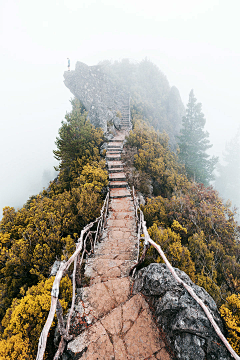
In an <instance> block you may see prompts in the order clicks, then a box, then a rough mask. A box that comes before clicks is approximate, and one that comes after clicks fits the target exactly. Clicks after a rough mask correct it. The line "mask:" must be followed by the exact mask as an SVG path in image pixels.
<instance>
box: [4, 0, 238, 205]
mask: <svg viewBox="0 0 240 360" xmlns="http://www.w3.org/2000/svg"><path fill="white" fill-rule="evenodd" d="M239 10H240V4H239V1H237V0H229V1H228V2H226V1H225V0H202V1H201V2H199V1H190V0H182V1H179V0H169V1H168V2H166V1H165V0H164V1H162V0H158V1H155V0H149V1H147V2H145V1H142V0H122V1H116V0H101V1H97V0H81V1H79V0H68V1H66V0H58V1H57V0H56V1H51V2H49V1H46V0H43V1H41V2H37V3H36V2H32V1H30V0H15V1H14V0H9V1H1V2H0V43H1V50H0V51H1V69H0V76H1V82H0V96H1V101H0V116H1V117H0V151H1V158H0V171H1V176H0V209H2V208H3V207H4V206H15V207H21V206H22V205H23V203H24V202H26V200H27V199H28V197H29V196H31V195H33V194H36V193H38V192H39V191H40V190H41V189H42V187H43V186H45V187H46V186H47V184H48V182H49V180H50V179H53V178H54V176H55V175H56V174H55V172H54V170H53V166H54V165H56V161H55V160H54V158H53V155H52V150H53V149H54V147H55V145H54V141H55V138H56V136H57V132H58V129H59V127H60V126H61V121H62V120H63V119H64V115H65V113H66V111H69V110H70V109H71V107H70V103H69V100H70V98H71V97H72V95H71V94H70V92H69V90H68V89H67V88H66V87H65V86H64V84H63V72H64V71H65V70H67V57H69V58H70V60H71V67H72V68H74V67H75V63H76V61H78V60H79V61H82V62H85V63H86V64H88V65H95V64H97V63H98V62H99V61H101V60H104V59H109V60H113V61H114V60H120V59H122V58H130V59H133V60H135V61H140V60H142V59H143V58H145V57H147V58H148V59H150V60H151V61H152V62H154V63H155V64H156V65H157V66H158V67H159V68H160V70H161V71H162V72H163V73H164V74H165V75H166V76H167V78H168V80H169V82H170V85H175V86H176V87H177V88H178V89H179V91H180V94H181V97H182V100H183V103H184V104H185V105H186V103H187V102H188V94H189V92H190V90H191V89H192V88H193V89H194V93H195V96H196V98H197V100H198V101H199V102H201V103H202V105H203V112H204V114H205V117H206V120H207V124H206V129H207V130H208V131H209V133H210V140H211V142H212V143H213V145H214V146H213V148H212V149H211V154H215V155H218V156H221V154H222V151H223V150H224V147H225V142H226V141H227V140H230V138H231V137H233V136H234V134H235V133H236V130H237V128H238V125H239V113H240V101H239V84H240V72H239V61H240V42H239V39H238V37H239V30H240V29H239V20H238V16H239V15H238V14H239Z"/></svg>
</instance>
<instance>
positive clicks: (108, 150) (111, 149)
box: [107, 148, 123, 154]
mask: <svg viewBox="0 0 240 360" xmlns="http://www.w3.org/2000/svg"><path fill="white" fill-rule="evenodd" d="M113 151H115V152H116V153H119V154H120V153H121V152H122V151H123V149H121V148H119V149H117V148H108V149H107V152H113Z"/></svg>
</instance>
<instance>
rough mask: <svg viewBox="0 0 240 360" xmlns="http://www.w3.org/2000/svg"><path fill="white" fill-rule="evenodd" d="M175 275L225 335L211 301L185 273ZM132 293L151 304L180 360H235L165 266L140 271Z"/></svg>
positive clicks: (177, 270) (220, 320)
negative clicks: (191, 290) (206, 310)
mask: <svg viewBox="0 0 240 360" xmlns="http://www.w3.org/2000/svg"><path fill="white" fill-rule="evenodd" d="M175 271H176V273H177V275H178V276H179V277H180V278H181V279H182V280H183V281H184V282H185V283H187V284H188V285H190V286H191V287H192V288H193V290H194V291H195V293H196V294H197V295H198V297H199V298H200V299H201V300H202V301H203V302H204V304H205V305H207V306H208V308H209V310H210V312H211V314H212V316H213V318H214V320H215V321H216V323H217V324H218V326H219V327H220V329H221V331H222V332H223V334H224V335H225V329H224V325H223V322H222V319H221V317H220V314H219V312H218V310H217V306H216V304H215V302H214V300H213V299H212V297H211V296H210V295H209V294H208V293H207V292H206V291H205V290H204V289H203V288H201V287H199V286H197V285H195V284H194V283H193V282H192V281H191V280H190V278H189V277H188V275H186V274H185V273H184V272H183V271H181V270H179V269H175ZM133 291H134V293H138V292H141V293H143V294H144V295H145V296H146V297H147V299H148V300H149V302H150V303H151V305H152V307H153V309H154V312H155V316H156V320H157V323H158V326H159V327H160V328H161V329H162V330H163V331H164V333H165V334H166V337H167V340H168V341H169V343H170V344H171V346H172V349H173V350H174V352H175V355H176V357H177V359H181V360H196V359H197V360H205V359H207V360H213V359H218V360H228V359H229V360H230V359H232V357H231V355H230V354H229V352H228V351H227V349H226V348H225V346H224V344H223V343H222V342H221V340H220V339H219V337H218V335H217V334H216V332H215V330H214V329H213V327H212V325H211V324H210V322H209V320H208V318H207V316H206V315H205V313H204V311H203V310H202V308H201V307H200V305H199V304H197V302H196V301H195V300H194V299H193V298H192V297H191V296H190V294H189V293H188V292H187V290H185V288H184V287H183V286H182V285H180V284H179V283H178V282H177V281H176V280H175V279H174V278H173V276H172V274H171V272H170V271H169V270H168V268H167V267H166V265H165V264H150V265H149V266H147V267H146V268H144V269H142V270H140V271H139V273H138V275H137V278H136V280H135V283H134V290H133Z"/></svg>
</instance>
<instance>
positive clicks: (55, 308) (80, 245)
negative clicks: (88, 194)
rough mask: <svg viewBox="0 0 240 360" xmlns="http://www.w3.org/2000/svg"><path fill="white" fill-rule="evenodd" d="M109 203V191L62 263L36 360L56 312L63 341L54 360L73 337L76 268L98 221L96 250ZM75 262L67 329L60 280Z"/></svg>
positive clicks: (41, 355) (41, 353) (92, 243)
mask: <svg viewBox="0 0 240 360" xmlns="http://www.w3.org/2000/svg"><path fill="white" fill-rule="evenodd" d="M108 204H109V192H108V193H107V196H106V198H105V200H104V204H103V207H102V209H101V215H100V216H99V217H98V218H97V219H96V220H95V221H93V222H91V223H90V224H88V225H86V226H85V227H84V229H83V230H82V231H81V235H80V237H79V239H78V242H77V244H76V251H75V252H74V254H73V255H72V256H71V257H70V258H69V260H68V261H66V262H64V261H63V262H61V264H60V267H59V269H58V272H57V274H56V276H55V279H54V282H53V286H52V292H51V307H50V311H49V313H48V317H47V320H46V323H45V325H44V328H43V330H42V333H41V335H40V338H39V343H38V353H37V357H36V360H43V357H44V353H45V349H46V345H47V337H48V333H49V330H50V327H51V325H52V322H53V318H54V315H55V312H56V313H57V318H58V324H59V327H60V328H61V331H60V332H61V335H62V336H61V341H60V344H59V348H58V351H57V352H56V354H55V356H54V360H57V359H59V357H60V356H61V355H62V352H63V350H64V348H65V344H66V341H69V340H71V338H72V336H71V335H69V329H70V321H71V317H72V313H73V309H74V304H75V296H76V295H75V288H76V269H77V262H78V256H79V254H80V252H81V251H82V256H81V260H80V266H81V265H82V261H83V257H84V254H85V253H86V252H87V250H86V242H87V239H88V238H89V237H91V236H92V235H91V231H90V229H91V228H92V227H93V225H94V224H96V223H97V231H96V233H95V239H94V242H93V241H92V242H91V252H92V253H93V252H94V248H95V245H96V242H97V241H98V240H99V238H100V236H101V233H102V231H103V229H104V227H105V224H106V217H107V213H108ZM73 262H74V269H73V276H72V283H73V292H72V304H71V308H70V312H69V315H68V319H67V325H66V329H63V328H62V326H61V324H63V321H62V312H61V304H60V302H59V300H58V294H59V285H60V281H61V279H62V277H63V275H64V273H66V271H67V270H68V268H69V267H70V265H71V264H72V263H73Z"/></svg>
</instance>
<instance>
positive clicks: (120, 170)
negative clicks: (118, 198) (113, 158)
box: [108, 168, 123, 174]
mask: <svg viewBox="0 0 240 360" xmlns="http://www.w3.org/2000/svg"><path fill="white" fill-rule="evenodd" d="M122 170H123V169H122V168H112V169H108V173H109V174H116V173H121V172H122Z"/></svg>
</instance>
